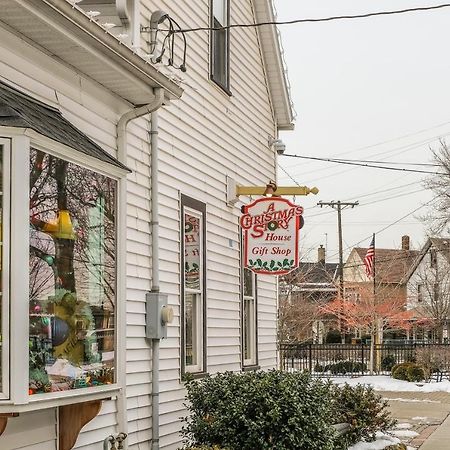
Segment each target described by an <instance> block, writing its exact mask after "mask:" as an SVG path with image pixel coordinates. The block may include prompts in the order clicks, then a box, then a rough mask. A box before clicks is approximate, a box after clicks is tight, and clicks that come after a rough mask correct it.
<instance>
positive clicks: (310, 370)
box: [308, 344, 312, 373]
mask: <svg viewBox="0 0 450 450" xmlns="http://www.w3.org/2000/svg"><path fill="white" fill-rule="evenodd" d="M308 367H309V373H312V344H309V355H308Z"/></svg>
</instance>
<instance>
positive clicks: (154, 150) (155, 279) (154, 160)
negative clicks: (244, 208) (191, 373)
mask: <svg viewBox="0 0 450 450" xmlns="http://www.w3.org/2000/svg"><path fill="white" fill-rule="evenodd" d="M158 145H159V143H158V111H156V110H155V111H154V112H153V113H152V114H151V128H150V147H151V155H150V158H151V159H150V164H151V177H152V179H151V189H152V197H151V198H152V221H151V230H152V292H156V293H158V292H159V194H158V193H159V187H158V184H159V154H158V150H159V148H158ZM159 342H160V340H159V339H153V340H152V450H159Z"/></svg>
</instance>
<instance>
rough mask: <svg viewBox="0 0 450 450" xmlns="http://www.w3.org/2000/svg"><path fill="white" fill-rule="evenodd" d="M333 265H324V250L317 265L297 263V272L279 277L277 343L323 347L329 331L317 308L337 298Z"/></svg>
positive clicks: (321, 247)
mask: <svg viewBox="0 0 450 450" xmlns="http://www.w3.org/2000/svg"><path fill="white" fill-rule="evenodd" d="M337 267H338V264H337V263H328V262H326V261H325V248H324V247H323V246H322V245H321V246H320V247H319V248H318V250H317V262H301V263H300V265H299V267H298V269H296V270H294V271H292V272H291V273H289V274H288V275H285V276H283V277H280V282H279V291H280V312H279V327H280V337H279V338H280V340H281V341H283V342H286V341H290V340H291V341H296V342H302V341H305V342H308V341H309V342H314V343H323V342H324V341H325V338H326V335H327V333H328V331H329V326H328V324H327V321H326V320H325V319H324V318H323V317H322V315H321V314H320V311H319V307H320V306H321V305H323V304H325V303H327V302H329V301H330V300H333V299H334V298H336V296H337V292H338V289H337V284H336V270H337Z"/></svg>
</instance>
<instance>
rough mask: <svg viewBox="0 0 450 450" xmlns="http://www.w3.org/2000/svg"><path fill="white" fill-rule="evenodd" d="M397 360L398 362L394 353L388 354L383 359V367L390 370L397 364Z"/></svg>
mask: <svg viewBox="0 0 450 450" xmlns="http://www.w3.org/2000/svg"><path fill="white" fill-rule="evenodd" d="M396 362H397V360H396V358H395V356H394V355H386V356H385V357H384V358H383V359H382V360H381V369H382V370H389V371H390V370H392V368H393V367H394V366H395V363H396Z"/></svg>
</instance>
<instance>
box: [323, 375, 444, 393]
mask: <svg viewBox="0 0 450 450" xmlns="http://www.w3.org/2000/svg"><path fill="white" fill-rule="evenodd" d="M330 380H331V381H333V383H336V384H344V383H347V384H349V385H350V386H355V385H357V384H366V385H370V386H372V387H373V388H374V389H375V390H376V391H398V392H449V393H450V381H448V380H444V381H439V382H430V383H411V382H409V381H403V380H395V379H394V378H391V377H389V376H385V375H377V376H363V377H354V378H351V377H331V378H330Z"/></svg>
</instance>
